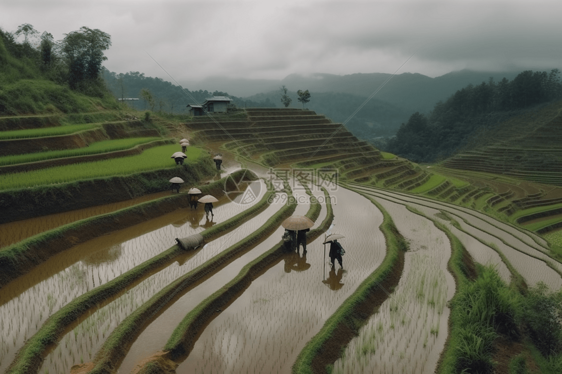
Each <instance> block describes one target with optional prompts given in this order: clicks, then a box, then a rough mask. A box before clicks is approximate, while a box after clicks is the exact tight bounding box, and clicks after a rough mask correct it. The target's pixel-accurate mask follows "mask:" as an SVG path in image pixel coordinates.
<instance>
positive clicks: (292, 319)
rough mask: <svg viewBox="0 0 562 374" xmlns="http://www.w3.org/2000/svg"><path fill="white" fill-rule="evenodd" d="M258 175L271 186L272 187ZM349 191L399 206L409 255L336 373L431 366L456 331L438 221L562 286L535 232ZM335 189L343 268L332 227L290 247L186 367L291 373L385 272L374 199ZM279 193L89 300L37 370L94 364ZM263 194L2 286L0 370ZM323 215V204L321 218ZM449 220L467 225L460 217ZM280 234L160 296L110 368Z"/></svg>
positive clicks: (242, 234)
mask: <svg viewBox="0 0 562 374" xmlns="http://www.w3.org/2000/svg"><path fill="white" fill-rule="evenodd" d="M228 167H229V168H235V167H237V166H236V165H232V164H229V166H228ZM261 171H262V172H263V173H265V171H264V170H263V169H262V170H261ZM263 176H264V177H265V178H267V176H266V175H265V174H263ZM217 178H218V176H217ZM215 179H216V178H215ZM259 183H260V185H261V186H262V187H263V189H265V187H264V184H263V182H259ZM292 183H293V184H292V185H291V187H293V196H294V197H295V199H296V200H297V202H299V205H298V206H297V208H296V211H295V212H294V214H295V215H304V214H306V212H307V211H308V209H309V204H308V201H307V198H306V196H305V195H306V193H305V191H304V189H302V187H301V186H300V185H299V183H298V182H292ZM353 188H354V189H355V188H356V189H357V191H359V192H361V194H365V196H368V197H372V198H373V199H374V200H376V201H377V202H378V203H379V204H380V205H381V206H382V207H383V208H384V209H385V210H386V211H387V212H388V213H389V214H390V216H391V217H392V218H393V220H394V223H395V225H396V227H397V228H398V230H399V232H400V233H401V234H402V235H403V236H404V237H405V238H406V240H407V241H408V243H409V246H410V250H409V251H408V252H407V253H406V254H405V256H404V269H403V272H402V276H401V277H400V279H399V281H397V282H398V283H397V286H396V287H395V288H394V289H389V290H388V298H387V299H386V300H385V301H384V302H382V304H381V305H380V306H379V308H378V310H377V312H376V313H374V314H373V315H371V317H370V319H368V321H367V323H366V324H365V325H364V326H363V327H362V328H361V330H360V332H359V335H358V336H357V337H356V338H354V339H353V340H352V341H351V342H350V344H349V345H348V346H347V347H346V348H345V354H344V355H343V357H341V358H340V359H338V360H337V361H336V362H335V364H334V371H333V372H334V373H355V372H381V373H394V372H396V373H398V372H412V373H430V372H433V371H434V370H435V368H436V365H437V362H438V360H439V357H440V355H441V352H442V351H443V348H444V345H445V341H446V339H447V336H448V325H447V320H448V316H449V308H448V307H447V302H448V301H449V300H450V299H451V297H452V296H453V294H454V292H455V284H454V281H453V278H452V276H451V274H450V273H449V271H448V270H447V261H448V259H449V257H450V255H451V248H450V242H449V240H448V238H447V236H446V235H445V233H443V232H442V231H440V230H439V229H438V228H437V227H435V225H434V223H433V222H432V220H437V221H439V222H441V223H443V224H444V225H446V226H447V227H448V228H449V230H451V232H452V233H453V234H454V235H455V236H456V237H457V238H458V239H459V240H460V242H461V243H462V244H463V245H464V246H465V248H466V249H467V251H468V252H469V253H470V254H471V256H472V257H473V258H474V260H475V261H476V262H478V263H481V264H484V265H486V264H492V265H494V266H496V269H497V270H498V273H499V274H500V276H501V277H502V279H503V280H504V281H506V282H509V280H510V278H511V277H510V275H511V274H510V272H509V269H508V266H506V263H505V262H504V260H502V257H501V256H500V255H502V256H505V259H507V261H509V263H510V264H511V265H512V266H513V268H515V269H516V270H517V272H519V273H520V274H521V275H522V276H523V277H524V278H525V280H526V282H527V283H528V285H529V286H532V285H535V284H537V283H538V282H539V281H543V282H545V283H546V284H547V285H548V286H549V287H550V288H551V289H560V287H562V277H561V276H560V273H559V272H560V271H562V265H560V263H558V262H556V261H555V260H553V259H552V258H551V257H549V255H548V249H547V248H546V247H545V246H544V245H543V241H541V240H538V239H537V238H536V237H533V236H531V234H529V233H526V232H522V231H519V230H517V229H515V228H513V227H511V226H509V225H506V224H503V223H501V222H499V221H496V220H494V219H493V218H490V217H487V216H484V215H482V214H480V213H478V212H475V211H472V210H470V209H466V208H458V207H455V206H452V205H450V204H446V203H441V202H438V201H434V200H429V199H425V198H418V197H416V196H412V195H407V194H401V193H394V192H389V191H383V190H378V189H370V188H366V187H358V186H354V187H353ZM312 192H313V194H314V195H315V196H316V197H317V198H318V199H319V200H321V199H322V198H324V196H323V192H321V191H320V190H319V189H318V188H312ZM330 193H331V195H332V198H333V199H332V200H331V201H332V205H333V209H334V216H335V219H334V221H333V224H332V226H331V228H330V230H329V233H337V234H343V235H344V236H345V238H344V239H341V240H340V242H341V243H342V245H343V246H344V248H345V249H346V252H347V253H346V255H345V256H344V257H343V266H344V269H340V266H339V264H337V265H336V266H335V268H333V269H332V268H331V264H330V263H329V261H330V260H329V258H328V251H329V248H328V246H326V248H325V247H324V245H323V244H322V242H323V239H324V235H322V236H321V237H318V238H317V239H316V240H314V241H313V242H311V243H309V244H308V248H307V249H308V251H307V253H306V254H303V252H302V250H301V251H300V253H298V254H297V253H286V254H284V255H283V257H282V259H281V260H280V261H278V262H275V263H274V264H273V265H271V266H269V267H267V268H266V269H264V271H263V273H260V275H259V276H258V277H257V278H255V279H253V281H252V282H251V284H250V285H249V286H248V287H247V288H245V289H244V290H243V292H241V293H240V294H237V295H236V297H234V298H233V301H232V303H231V304H230V305H228V307H226V308H223V310H222V309H221V310H217V312H216V316H215V315H213V319H212V320H211V321H210V322H209V323H208V325H206V326H204V328H203V330H202V332H201V335H200V336H199V337H198V339H197V341H195V343H194V346H193V348H192V350H191V351H190V353H189V355H187V357H184V358H183V361H182V362H181V363H180V364H179V367H178V368H177V371H176V372H177V373H193V372H204V373H206V372H218V373H239V372H242V373H244V372H271V373H289V372H291V367H292V365H293V364H294V362H295V360H296V358H297V356H298V355H299V353H300V352H301V350H302V349H303V347H304V346H305V345H306V343H307V342H308V341H309V340H310V339H311V338H312V337H314V336H315V335H316V334H317V333H318V332H319V331H320V329H321V328H322V326H323V325H324V323H325V322H326V321H327V320H328V318H329V317H331V316H332V315H333V314H334V312H335V311H336V310H337V309H338V308H339V307H340V306H342V305H343V304H344V303H345V302H346V300H347V298H348V297H349V296H350V295H352V294H353V293H354V292H355V291H356V290H357V288H358V286H359V285H360V284H361V283H362V282H363V281H364V280H365V279H366V278H367V277H368V276H369V275H370V274H372V273H373V271H375V270H376V269H378V268H379V267H380V265H381V263H382V260H383V258H384V257H385V254H386V243H385V238H384V235H383V234H382V233H381V231H380V230H379V226H380V225H381V223H382V220H383V217H382V213H381V212H380V211H379V210H378V209H377V207H376V206H375V205H374V204H373V203H372V202H371V201H369V200H368V199H367V198H366V197H365V196H361V194H359V193H357V192H354V191H351V190H347V189H344V188H341V187H340V188H339V189H337V190H334V191H330ZM281 195H283V193H279V192H278V193H277V194H276V195H275V198H274V199H273V201H274V203H273V204H271V205H270V206H269V207H267V208H266V209H264V210H263V211H262V212H261V213H259V214H258V215H257V216H256V217H254V218H252V219H250V220H248V221H247V222H245V223H244V224H242V225H241V226H240V227H237V228H235V229H233V230H231V231H229V232H226V233H224V234H223V235H222V236H220V237H218V238H216V239H214V240H211V241H209V242H208V243H206V244H205V246H203V247H202V248H198V249H196V250H193V251H189V252H186V254H185V256H183V255H182V256H181V258H178V259H177V261H176V262H173V263H171V264H166V267H165V268H163V269H158V270H157V271H154V272H152V273H150V274H147V275H146V277H143V278H142V279H141V280H140V281H139V282H138V283H134V284H133V285H132V286H131V287H130V288H129V289H128V290H127V291H126V292H124V293H122V294H118V295H117V296H115V297H113V298H110V299H109V300H108V302H107V304H104V305H99V306H97V307H94V308H92V310H91V313H90V314H89V315H85V316H84V317H83V318H81V319H80V320H79V322H78V323H77V324H75V325H71V326H70V327H69V329H68V330H67V331H65V332H64V333H63V334H61V336H63V338H62V339H61V340H60V342H59V343H58V345H56V346H54V347H53V349H52V350H51V351H49V352H47V357H46V359H45V361H44V362H43V365H42V366H41V368H40V370H39V371H38V372H40V373H69V372H70V370H71V367H72V366H74V365H77V364H82V363H88V362H92V361H95V360H96V359H97V358H96V355H97V354H98V353H99V352H101V351H100V349H102V347H104V343H106V341H108V338H109V337H110V335H111V334H112V332H113V331H115V329H116V328H117V327H119V326H120V324H121V323H122V322H123V321H124V320H125V319H126V318H127V317H129V316H131V315H132V314H134V313H135V312H136V311H137V310H139V308H140V307H141V306H143V304H144V303H146V302H147V301H149V300H150V299H151V298H152V297H153V296H154V295H155V294H157V293H158V292H160V291H161V290H163V289H165V288H166V287H169V286H170V285H171V284H173V282H174V281H176V280H178V279H180V278H181V277H184V276H185V275H187V274H188V273H190V272H192V271H195V270H197V269H198V268H199V267H201V266H202V265H205V264H208V263H211V261H212V260H213V259H214V258H216V257H217V256H219V255H220V254H221V253H222V252H223V251H224V250H226V249H227V248H229V247H231V246H232V245H235V244H236V243H240V242H241V241H242V240H243V239H245V238H246V237H248V236H249V235H251V234H252V233H254V232H255V231H256V230H258V229H259V228H260V227H262V226H263V225H264V223H265V222H266V221H267V219H268V218H270V217H272V216H273V215H274V214H275V213H276V212H278V211H279V210H280V209H281V208H282V206H283V204H282V201H283V200H281V199H279V197H280V196H281ZM186 198H187V197H186ZM257 201H258V199H256V200H255V201H253V202H252V203H250V204H240V201H238V203H231V202H230V200H229V199H228V197H223V198H221V200H220V202H219V203H217V204H215V208H214V218H212V219H207V218H205V216H204V213H203V210H202V207H199V208H198V210H197V211H191V210H189V209H178V210H176V211H174V212H171V213H169V214H166V215H164V216H161V217H159V218H157V219H154V220H150V221H147V222H145V223H143V224H140V225H136V226H134V227H130V228H128V229H125V230H120V231H116V232H113V233H110V234H108V235H104V236H101V237H98V238H96V239H94V240H91V241H89V242H87V243H83V244H80V245H77V246H75V247H74V248H71V249H69V250H67V251H64V252H63V253H60V254H58V255H56V256H54V257H53V258H51V259H50V260H48V261H46V262H45V263H43V264H42V265H40V266H38V267H37V268H36V269H34V270H33V271H31V272H30V273H28V274H26V275H25V276H22V277H20V278H18V279H16V280H15V281H13V282H12V283H10V284H8V286H6V287H4V288H2V290H0V317H1V318H0V320H1V323H2V325H1V326H0V328H1V329H2V332H3V334H2V338H1V339H2V340H1V341H0V372H5V371H6V369H7V367H8V366H9V365H10V363H11V362H12V361H13V359H14V357H15V354H16V352H17V351H18V350H19V349H20V348H21V347H22V346H23V345H24V343H25V341H26V340H27V339H29V338H30V337H31V336H33V334H35V333H36V332H37V331H38V330H39V329H40V328H41V327H42V326H43V325H44V323H45V321H47V319H48V317H49V316H50V315H52V314H53V313H56V312H57V311H58V310H60V309H61V308H62V307H64V306H65V305H67V304H68V303H69V302H71V301H72V300H74V299H76V298H77V297H79V296H80V295H84V294H85V293H87V292H89V291H91V290H94V289H96V288H98V287H99V286H101V285H105V284H107V283H108V282H110V281H111V280H113V279H115V278H116V277H119V276H120V275H121V274H124V273H125V272H127V271H129V270H131V269H133V268H135V267H136V266H138V265H139V264H141V263H142V262H144V261H146V260H149V259H152V258H153V257H154V256H157V255H159V254H161V253H163V252H164V251H166V250H167V249H169V248H170V247H172V246H174V245H175V241H174V238H176V237H178V238H182V237H187V236H190V235H192V234H195V233H201V232H202V231H203V230H205V229H207V228H211V227H213V226H214V225H216V224H217V223H221V222H223V221H225V220H226V219H228V218H230V217H233V216H234V215H236V214H238V213H240V212H243V211H245V210H246V209H248V208H249V207H251V206H253V204H255V203H257ZM275 201H277V202H275ZM112 205H113V204H112ZM407 206H409V207H412V208H414V209H416V210H417V211H419V213H420V214H416V213H415V212H413V211H411V210H409V209H407ZM443 212H444V213H446V214H443ZM93 214H94V215H95V213H93ZM326 214H327V213H326V207H325V206H324V204H322V210H321V212H320V215H319V217H318V218H317V220H316V223H315V225H314V227H318V225H319V223H321V222H322V221H323V220H324V218H325V217H326ZM424 215H425V216H426V217H424ZM43 218H44V219H46V218H48V217H43ZM428 218H429V219H428ZM451 219H453V220H455V221H456V222H457V223H458V227H460V229H459V228H457V227H456V226H455V225H452V222H451ZM22 222H24V223H25V221H22ZM27 224H29V225H30V227H31V226H33V224H31V223H27ZM282 234H283V229H282V228H280V227H279V228H278V229H276V230H275V231H274V232H273V233H271V234H268V235H264V236H263V237H262V238H260V240H259V241H258V242H257V243H256V244H255V245H252V246H251V248H249V249H248V250H247V251H242V252H241V254H240V255H238V256H237V257H235V258H234V259H233V260H229V261H228V262H227V263H225V264H224V266H223V265H222V264H221V266H217V270H216V271H211V272H210V274H209V276H208V277H205V278H202V279H201V280H200V281H195V282H193V284H190V285H189V286H187V287H186V289H185V291H181V292H180V294H179V295H178V296H177V298H174V299H173V302H170V303H169V304H166V305H164V306H163V308H162V310H161V311H159V312H158V313H157V314H155V315H154V316H153V317H150V318H151V319H150V320H148V321H147V324H146V325H144V326H143V327H142V328H139V330H138V331H136V332H135V333H134V334H138V337H136V338H134V339H132V341H131V342H130V345H127V346H126V347H122V349H123V361H122V362H118V363H116V364H117V366H116V367H115V368H114V369H115V372H121V373H129V372H132V371H134V369H135V367H136V366H137V365H138V364H139V363H141V362H143V360H145V359H147V358H149V357H152V356H153V355H155V354H156V353H157V352H159V351H161V350H162V349H163V347H164V346H165V345H166V342H167V341H168V339H169V338H170V336H171V335H172V332H173V331H174V329H176V327H177V326H178V324H179V323H180V322H181V321H182V320H183V318H184V317H185V316H186V315H187V314H188V313H189V312H190V311H192V310H194V309H195V308H197V307H198V306H199V305H200V304H201V303H202V302H203V301H204V300H205V299H206V298H207V297H209V296H210V295H211V294H213V293H214V292H216V291H218V290H221V289H222V288H223V287H225V285H226V284H227V283H228V282H230V281H231V280H232V279H234V278H235V277H236V276H237V275H238V274H239V273H240V271H241V269H242V268H243V267H244V266H245V265H247V264H248V263H250V262H252V261H254V260H255V259H257V258H258V257H259V256H261V255H263V254H264V253H266V252H267V251H268V250H270V249H271V248H272V247H274V246H275V245H277V243H279V241H280V239H281V236H282ZM492 247H493V248H492ZM557 271H558V272H557Z"/></svg>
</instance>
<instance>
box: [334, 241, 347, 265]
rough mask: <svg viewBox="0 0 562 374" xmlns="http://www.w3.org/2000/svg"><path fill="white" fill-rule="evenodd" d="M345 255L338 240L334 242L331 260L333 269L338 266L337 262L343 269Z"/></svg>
mask: <svg viewBox="0 0 562 374" xmlns="http://www.w3.org/2000/svg"><path fill="white" fill-rule="evenodd" d="M344 253H345V251H344V249H343V247H342V246H341V244H340V243H338V240H337V239H336V240H334V241H332V242H331V243H330V260H331V261H332V267H335V266H336V260H338V262H339V263H340V267H341V268H342V269H343V263H342V256H343V254H344Z"/></svg>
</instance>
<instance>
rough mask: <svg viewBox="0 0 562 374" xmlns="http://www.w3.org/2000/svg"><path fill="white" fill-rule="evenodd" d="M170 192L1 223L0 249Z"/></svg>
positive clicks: (167, 194)
mask: <svg viewBox="0 0 562 374" xmlns="http://www.w3.org/2000/svg"><path fill="white" fill-rule="evenodd" d="M169 195H170V192H169V191H166V192H158V193H154V194H149V195H145V196H140V197H136V198H133V199H130V200H126V201H121V202H118V203H112V204H105V205H98V206H94V207H91V208H84V209H78V210H73V211H70V212H64V213H57V214H52V215H49V216H42V217H36V218H32V219H27V220H24V221H15V222H10V223H4V224H1V225H0V250H1V248H4V247H7V246H9V245H11V244H14V243H17V242H19V241H22V240H24V239H27V238H29V237H31V236H33V235H37V234H40V233H42V232H45V231H48V230H52V229H54V228H57V227H59V226H62V225H66V224H68V223H72V222H76V221H79V220H81V219H84V218H89V217H93V216H97V215H100V214H105V213H111V212H114V211H116V210H119V209H123V208H128V207H131V206H133V205H136V204H140V203H144V202H147V201H151V200H154V199H158V198H160V197H164V196H169Z"/></svg>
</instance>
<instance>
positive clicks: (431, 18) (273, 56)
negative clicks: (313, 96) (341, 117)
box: [0, 0, 562, 82]
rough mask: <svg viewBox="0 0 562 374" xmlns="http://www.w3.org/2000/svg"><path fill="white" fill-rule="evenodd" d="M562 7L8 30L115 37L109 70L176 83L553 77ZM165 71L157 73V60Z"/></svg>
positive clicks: (355, 8)
mask: <svg viewBox="0 0 562 374" xmlns="http://www.w3.org/2000/svg"><path fill="white" fill-rule="evenodd" d="M560 14H562V1H560V0H556V1H554V0H549V1H542V2H540V1H531V0H529V1H522V0H508V1H497V0H487V1H468V0H446V1H445V0H436V1H429V0H392V1H390V0H389V1H355V2H353V1H321V0H300V1H294V0H276V1H269V0H268V1H265V0H262V1H244V0H228V1H212V0H205V1H171V0H165V1H158V0H152V1H144V0H111V1H105V0H95V1H92V0H17V1H15V0H13V1H8V0H2V4H1V5H0V27H1V28H2V29H3V30H5V31H10V32H13V31H15V30H16V29H17V27H18V25H20V24H23V23H30V24H32V25H33V26H34V27H35V29H37V30H38V31H39V32H43V31H48V32H50V33H52V34H53V36H54V37H55V39H56V40H60V39H62V38H63V37H64V34H65V33H68V32H70V31H75V30H78V29H79V28H80V27H81V26H87V27H89V28H92V29H100V30H102V31H104V32H106V33H108V34H110V35H111V41H112V46H111V48H110V49H109V50H108V51H107V52H106V56H107V57H108V61H106V62H105V66H106V67H107V68H108V69H109V70H111V71H115V72H117V73H126V72H129V71H139V72H142V73H144V74H145V75H147V76H158V77H161V78H163V79H166V80H170V78H169V77H168V75H167V74H166V73H165V72H164V71H163V70H162V68H161V67H159V66H158V64H160V65H161V66H162V67H163V68H164V69H165V70H166V71H167V72H168V73H169V74H170V75H171V76H172V77H173V78H174V79H175V80H176V81H180V82H181V81H188V80H189V81H194V80H201V79H203V78H205V77H209V76H228V77H232V78H252V79H258V78H259V79H282V78H284V77H285V76H287V75H288V74H291V73H299V74H308V73H331V74H340V75H343V74H351V73H374V72H380V73H394V72H398V73H402V72H412V73H421V74H425V75H428V76H432V77H435V76H438V75H442V74H445V73H447V72H450V71H454V70H460V69H464V68H470V69H475V70H505V69H507V70H513V69H523V68H532V69H537V68H543V69H551V68H554V67H561V66H560V65H562V64H560V61H562V40H561V35H562V21H561V20H560ZM149 55H150V56H152V57H153V59H154V60H155V61H156V62H157V63H158V64H157V63H156V62H155V61H154V60H153V59H152V58H151V57H150V56H149Z"/></svg>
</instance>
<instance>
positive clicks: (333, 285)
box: [322, 266, 345, 291]
mask: <svg viewBox="0 0 562 374" xmlns="http://www.w3.org/2000/svg"><path fill="white" fill-rule="evenodd" d="M344 272H345V270H343V269H342V268H339V269H338V271H337V273H336V269H335V268H334V267H333V266H332V268H331V269H330V272H329V273H328V279H326V280H323V281H322V283H324V284H325V285H327V286H328V287H330V289H331V290H334V291H336V290H339V289H340V288H342V287H343V283H341V279H342V277H343V273H344Z"/></svg>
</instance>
